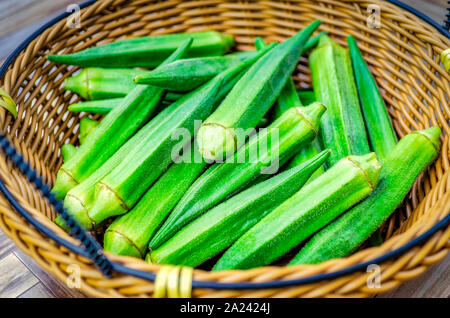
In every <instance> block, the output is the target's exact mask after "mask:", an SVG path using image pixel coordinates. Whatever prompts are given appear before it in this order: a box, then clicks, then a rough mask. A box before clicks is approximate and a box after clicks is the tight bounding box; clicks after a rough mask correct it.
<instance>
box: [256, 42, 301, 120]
mask: <svg viewBox="0 0 450 318" xmlns="http://www.w3.org/2000/svg"><path fill="white" fill-rule="evenodd" d="M255 46H256V48H257V49H258V50H260V49H262V48H264V47H266V46H267V44H266V43H265V42H264V40H263V39H262V38H260V37H258V38H256V40H255ZM302 53H303V51H302ZM298 106H302V104H301V102H300V99H299V98H298V95H297V91H296V90H295V85H294V81H293V80H292V78H289V79H288V80H287V82H286V85H284V87H283V89H282V90H281V92H280V96H279V97H278V99H277V101H276V102H275V110H274V111H275V117H274V118H278V117H280V116H281V114H283V113H284V112H285V111H286V110H288V109H289V108H291V107H298Z"/></svg>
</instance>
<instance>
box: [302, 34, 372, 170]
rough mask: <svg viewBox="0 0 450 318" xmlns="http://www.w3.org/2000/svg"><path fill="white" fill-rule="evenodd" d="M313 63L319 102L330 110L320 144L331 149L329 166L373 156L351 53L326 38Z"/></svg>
mask: <svg viewBox="0 0 450 318" xmlns="http://www.w3.org/2000/svg"><path fill="white" fill-rule="evenodd" d="M309 61H310V66H311V74H312V79H313V84H314V85H313V86H314V92H315V95H316V98H317V101H319V102H321V103H324V104H325V105H327V108H328V111H327V113H326V114H325V115H324V116H323V118H322V123H321V127H320V141H321V143H322V146H323V147H324V148H329V149H331V155H330V158H329V159H328V164H329V166H332V165H333V164H334V163H336V162H337V161H339V160H340V159H341V158H344V157H346V156H348V155H362V154H366V153H368V152H370V148H369V142H368V140H367V134H366V128H365V126H364V119H363V116H362V113H361V106H360V104H359V98H358V92H357V90H356V84H355V79H354V76H353V70H352V65H351V61H350V55H349V53H348V51H347V50H346V49H344V48H343V47H342V46H340V45H339V44H338V43H336V42H334V41H333V40H331V39H330V38H329V37H328V36H326V35H324V36H322V37H321V38H320V41H319V45H318V46H317V48H316V49H314V50H313V51H312V53H311V54H310V56H309Z"/></svg>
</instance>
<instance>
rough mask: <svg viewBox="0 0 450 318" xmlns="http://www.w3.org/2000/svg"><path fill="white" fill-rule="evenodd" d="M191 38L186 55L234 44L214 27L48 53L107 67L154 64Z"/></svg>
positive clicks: (205, 53)
mask: <svg viewBox="0 0 450 318" xmlns="http://www.w3.org/2000/svg"><path fill="white" fill-rule="evenodd" d="M190 38H192V39H194V42H193V43H192V46H191V48H190V49H189V52H188V54H187V57H201V56H219V55H222V54H224V53H226V52H227V51H228V50H229V49H230V48H231V47H233V46H234V40H233V37H232V36H230V35H225V34H221V33H219V32H216V31H206V32H195V33H178V34H167V35H158V36H148V37H139V38H134V39H127V40H122V41H117V42H113V43H110V44H106V45H101V46H97V47H94V48H89V49H86V50H83V51H80V52H76V53H72V54H66V55H49V56H48V57H47V58H48V60H50V61H52V62H56V63H61V64H69V65H78V66H84V67H89V66H94V67H108V68H126V67H150V68H151V67H156V66H159V65H160V64H161V63H162V62H163V61H164V60H165V59H166V58H167V57H168V56H169V55H171V54H172V53H173V52H174V51H175V50H176V49H177V48H178V47H179V46H180V45H182V44H183V43H184V41H186V40H188V39H190Z"/></svg>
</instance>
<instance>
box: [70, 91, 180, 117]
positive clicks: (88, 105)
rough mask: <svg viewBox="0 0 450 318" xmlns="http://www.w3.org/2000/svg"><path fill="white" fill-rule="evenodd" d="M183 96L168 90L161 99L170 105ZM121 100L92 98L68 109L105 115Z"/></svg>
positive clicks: (75, 111) (121, 99)
mask: <svg viewBox="0 0 450 318" xmlns="http://www.w3.org/2000/svg"><path fill="white" fill-rule="evenodd" d="M181 97H183V95H180V94H176V93H174V92H168V93H167V94H166V95H165V98H164V99H163V100H162V104H163V105H170V104H172V103H173V102H174V101H177V100H178V99H180V98H181ZM122 101H123V98H111V99H103V100H93V101H87V102H79V103H74V104H72V105H70V106H69V111H71V112H74V113H82V112H86V113H91V114H99V115H107V114H109V112H110V111H111V110H113V108H114V107H116V106H117V105H119V104H120V103H121V102H122Z"/></svg>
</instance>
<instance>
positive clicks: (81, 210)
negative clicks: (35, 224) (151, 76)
mask: <svg viewBox="0 0 450 318" xmlns="http://www.w3.org/2000/svg"><path fill="white" fill-rule="evenodd" d="M172 111H173V107H172V108H171V106H169V107H168V108H166V109H164V110H162V111H161V112H160V113H159V114H158V115H157V116H156V117H155V118H153V119H152V120H151V121H150V122H149V123H148V124H146V125H145V126H144V127H143V128H142V129H140V130H139V131H138V132H136V134H135V135H134V136H133V137H131V138H130V139H129V140H128V141H127V142H126V143H125V144H123V145H122V147H120V148H119V149H118V150H117V151H116V152H115V153H114V154H113V155H112V156H111V157H110V158H109V159H108V160H107V161H106V162H105V163H104V164H103V165H101V166H100V167H99V168H98V169H97V170H95V171H94V172H93V173H92V174H91V175H90V176H89V177H88V178H87V179H86V180H84V181H83V182H81V183H80V184H78V185H77V186H76V187H74V188H72V189H71V190H70V191H69V192H68V193H67V195H66V198H65V199H64V207H65V208H66V209H67V212H68V213H69V214H71V215H72V216H73V217H74V218H75V219H76V220H77V221H78V222H79V223H80V224H81V225H82V226H83V227H84V228H86V229H88V230H91V229H92V228H93V221H92V220H91V219H90V218H89V215H88V210H89V208H90V207H91V206H92V205H93V203H94V194H95V185H96V184H97V183H98V182H99V181H100V180H101V179H103V178H104V177H105V176H106V175H107V174H108V173H109V172H111V171H112V170H113V169H114V168H115V167H117V166H118V165H119V164H120V163H121V162H122V161H123V160H124V159H125V157H126V156H127V155H128V154H129V153H130V152H131V151H133V149H134V148H136V147H138V146H139V144H140V143H141V141H142V140H144V139H145V138H146V137H147V136H148V135H150V134H151V133H152V132H153V131H154V130H155V129H156V128H157V127H159V125H160V124H161V123H162V122H164V120H165V118H166V117H168V116H169V115H170V113H171V112H172ZM55 223H56V224H58V225H60V226H61V227H63V228H64V221H63V220H62V219H61V218H60V217H58V218H56V220H55ZM96 226H97V225H96Z"/></svg>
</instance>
